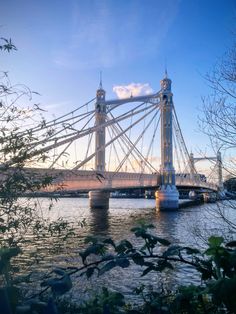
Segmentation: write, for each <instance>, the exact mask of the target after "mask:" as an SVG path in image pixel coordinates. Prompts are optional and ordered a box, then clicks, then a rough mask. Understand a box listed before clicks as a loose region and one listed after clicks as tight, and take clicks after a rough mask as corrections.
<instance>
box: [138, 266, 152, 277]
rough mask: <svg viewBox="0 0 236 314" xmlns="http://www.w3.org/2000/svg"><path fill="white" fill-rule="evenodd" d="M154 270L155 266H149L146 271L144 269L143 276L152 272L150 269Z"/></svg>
mask: <svg viewBox="0 0 236 314" xmlns="http://www.w3.org/2000/svg"><path fill="white" fill-rule="evenodd" d="M152 270H154V267H153V266H149V267H147V268H146V269H144V271H143V273H142V275H141V277H143V276H145V275H147V274H148V273H150V271H152Z"/></svg>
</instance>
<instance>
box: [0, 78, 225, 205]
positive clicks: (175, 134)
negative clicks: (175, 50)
mask: <svg viewBox="0 0 236 314" xmlns="http://www.w3.org/2000/svg"><path fill="white" fill-rule="evenodd" d="M160 83H161V89H160V91H158V92H156V93H154V94H151V95H150V94H149V95H144V96H136V97H135V96H133V95H132V94H131V95H130V97H128V98H122V99H114V100H107V99H106V92H105V90H104V89H103V86H102V82H101V81H100V85H99V88H98V90H97V92H96V97H95V98H93V99H92V100H90V101H89V102H87V103H85V104H83V105H81V106H79V107H78V108H76V109H75V110H73V111H71V112H69V113H67V114H64V115H63V116H61V117H58V118H55V119H53V120H50V121H46V120H43V121H42V122H41V123H40V124H36V125H35V126H33V127H30V128H29V127H25V128H23V129H21V130H20V131H18V132H17V134H16V136H17V137H18V138H21V139H24V137H27V136H29V135H30V137H31V141H30V142H26V143H24V147H25V148H24V156H25V157H26V159H27V160H28V162H27V163H26V167H25V171H26V172H27V173H28V174H29V176H30V175H32V174H33V173H34V174H35V173H36V174H37V175H38V176H44V175H51V176H53V177H54V182H53V185H52V186H51V187H50V189H51V191H53V190H55V188H57V187H58V186H60V185H62V184H63V186H64V187H63V188H64V189H65V190H68V191H77V192H79V191H89V196H90V206H91V207H93V208H96V207H108V206H109V192H110V191H112V190H117V189H119V190H121V189H127V188H147V189H148V188H152V189H153V188H154V189H156V193H155V196H156V206H157V207H158V208H160V209H163V210H170V209H177V208H178V204H179V192H178V187H182V186H185V187H189V188H190V189H192V190H194V189H195V188H201V189H205V190H209V191H221V190H222V189H223V183H222V182H223V180H222V160H221V154H220V152H218V153H217V156H216V157H214V156H213V157H205V156H204V157H198V158H195V157H194V156H193V154H192V153H189V152H188V149H187V147H186V144H185V141H184V137H183V134H182V131H181V128H180V123H179V121H178V118H177V114H176V110H175V107H174V103H173V94H172V91H171V83H172V82H171V80H170V79H169V78H168V76H167V73H166V74H165V77H164V78H163V79H162V80H161V82H160ZM158 132H159V133H158ZM157 134H159V137H158V136H157ZM153 151H155V152H159V157H155V156H154V155H153ZM5 159H6V160H4V161H3V162H2V164H1V165H0V167H6V166H7V167H10V168H11V167H14V163H15V159H14V158H12V157H11V156H10V157H9V158H5ZM203 159H207V160H209V161H212V162H215V165H214V167H213V169H212V173H215V171H216V173H217V178H216V177H215V178H214V181H213V182H210V181H209V180H207V178H206V176H205V175H203V174H199V173H198V172H197V170H196V166H195V164H196V162H199V161H201V160H203ZM176 168H177V169H176Z"/></svg>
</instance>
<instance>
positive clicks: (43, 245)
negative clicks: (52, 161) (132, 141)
mask: <svg viewBox="0 0 236 314" xmlns="http://www.w3.org/2000/svg"><path fill="white" fill-rule="evenodd" d="M39 202H40V204H41V208H42V209H43V211H44V214H45V215H48V219H56V218H60V217H63V218H64V219H67V220H69V221H71V222H72V223H73V224H74V226H75V227H76V229H75V236H74V237H72V238H68V239H64V241H57V238H56V237H46V236H45V237H44V238H43V239H40V240H39V241H37V243H35V244H34V243H33V244H32V245H31V246H27V247H26V248H25V254H24V258H23V259H21V262H22V261H24V262H25V261H27V260H28V261H30V262H31V263H32V258H34V259H35V261H36V262H37V269H39V268H40V269H41V270H43V271H45V272H46V271H47V270H48V269H50V268H52V267H56V266H63V267H66V266H79V265H81V262H80V258H79V254H78V252H79V251H80V250H81V249H82V248H83V247H84V239H85V238H86V237H87V236H89V235H93V236H103V237H111V238H113V240H115V241H116V242H117V241H120V240H122V239H128V240H129V241H131V242H133V243H135V244H136V245H139V241H140V240H139V239H136V238H135V237H134V235H133V234H132V233H131V232H130V229H131V228H132V227H134V226H135V225H137V224H138V223H139V222H140V221H145V222H147V223H152V224H153V225H154V226H155V229H154V231H152V232H155V234H156V235H158V236H160V237H162V238H166V239H168V240H169V241H171V243H173V244H181V245H188V246H195V245H198V246H199V245H200V246H202V247H204V245H205V240H206V239H207V237H208V236H209V235H212V234H214V235H216V234H218V235H221V234H223V235H227V236H228V237H229V238H230V239H232V238H233V237H234V234H233V233H232V232H231V231H229V230H228V225H227V224H225V223H224V221H223V220H222V219H221V218H220V217H219V213H218V207H219V205H220V208H222V206H223V205H224V206H225V208H224V214H225V215H226V216H227V217H228V218H229V219H231V220H234V221H235V220H236V213H235V212H234V210H233V209H232V208H230V206H229V205H228V203H227V202H226V201H225V202H221V203H214V204H203V205H200V206H194V207H189V208H184V209H181V210H178V211H173V212H160V211H157V210H156V209H155V200H152V199H114V198H113V199H110V208H109V209H108V210H98V209H97V210H92V209H89V207H88V199H87V198H62V199H59V200H58V201H57V202H56V203H55V204H54V206H53V208H52V209H51V210H50V211H47V208H48V204H49V201H48V200H47V199H43V198H42V199H39ZM234 205H236V204H235V203H234ZM81 222H84V223H83V226H81ZM176 268H177V271H171V270H168V271H166V272H165V273H163V274H156V273H149V275H147V276H144V277H140V275H141V273H142V271H143V270H142V269H141V267H138V266H136V265H134V266H133V267H130V268H128V269H121V268H115V269H114V270H112V272H111V273H107V274H105V275H104V276H101V277H100V278H93V279H89V280H85V279H81V278H74V279H73V282H74V286H73V289H72V294H73V295H76V296H77V297H80V294H83V293H84V291H85V290H86V291H87V290H90V289H91V290H93V289H94V288H95V290H96V289H97V288H96V287H97V285H99V286H102V285H106V286H109V287H110V288H112V289H114V290H117V291H122V292H123V293H125V294H126V295H132V290H133V288H134V287H135V286H137V283H139V284H146V285H148V284H153V285H157V284H158V283H160V281H162V282H164V283H167V284H171V285H173V284H174V285H175V284H180V283H181V284H182V283H190V282H195V283H197V282H199V281H200V279H199V277H198V275H197V274H196V273H195V271H194V270H193V269H191V267H189V266H185V265H177V266H176Z"/></svg>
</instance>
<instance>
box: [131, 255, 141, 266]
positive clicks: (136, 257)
mask: <svg viewBox="0 0 236 314" xmlns="http://www.w3.org/2000/svg"><path fill="white" fill-rule="evenodd" d="M132 260H133V262H134V263H135V264H137V265H141V266H142V265H144V258H143V256H142V255H141V254H139V253H135V254H134V255H133V256H132Z"/></svg>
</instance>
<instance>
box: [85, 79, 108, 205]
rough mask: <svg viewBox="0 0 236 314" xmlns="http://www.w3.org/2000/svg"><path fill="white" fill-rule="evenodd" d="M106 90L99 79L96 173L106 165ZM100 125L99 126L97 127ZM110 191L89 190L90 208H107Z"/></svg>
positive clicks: (96, 104) (96, 115) (96, 110)
mask: <svg viewBox="0 0 236 314" xmlns="http://www.w3.org/2000/svg"><path fill="white" fill-rule="evenodd" d="M105 96H106V92H105V90H104V89H103V87H102V80H101V79H100V84H99V88H98V90H97V93H96V103H95V126H97V127H98V129H97V131H96V132H95V152H96V155H95V170H96V172H98V173H101V174H102V173H103V172H104V171H105V170H106V169H105V165H106V155H105V144H106V128H105V126H104V123H105V122H106V104H105ZM99 126H100V127H99ZM109 196H110V193H109V192H107V191H102V190H97V191H90V192H89V200H90V207H91V208H108V207H109Z"/></svg>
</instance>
